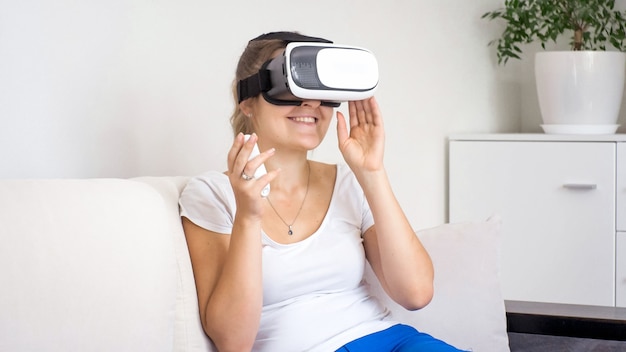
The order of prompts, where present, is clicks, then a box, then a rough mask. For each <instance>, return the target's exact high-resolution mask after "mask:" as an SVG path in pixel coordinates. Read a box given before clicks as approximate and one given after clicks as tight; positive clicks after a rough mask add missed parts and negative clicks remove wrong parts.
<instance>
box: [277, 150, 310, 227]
mask: <svg viewBox="0 0 626 352" xmlns="http://www.w3.org/2000/svg"><path fill="white" fill-rule="evenodd" d="M306 164H307V166H308V168H309V173H308V176H307V179H306V191H305V192H304V198H302V204H300V209H298V212H297V213H296V216H295V217H294V218H293V221H292V222H291V224H289V223H287V221H285V219H283V217H282V216H280V214H278V211H276V208H274V205H273V204H272V201H271V200H270V197H269V196H268V197H267V198H266V199H267V202H268V203H270V207H272V210H274V213H276V215H277V216H278V218H279V219H280V221H282V222H283V224H285V226H287V228H288V230H287V234H288V235H289V236H291V235H293V230H292V226H293V224H295V223H296V220H297V219H298V216H299V215H300V212H301V211H302V207H304V201H306V195H307V194H309V182H310V181H311V164H309V162H308V161H307V163H306Z"/></svg>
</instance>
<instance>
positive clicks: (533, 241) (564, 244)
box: [449, 141, 616, 306]
mask: <svg viewBox="0 0 626 352" xmlns="http://www.w3.org/2000/svg"><path fill="white" fill-rule="evenodd" d="M615 148H616V147H615V143H584V142H515V141H453V142H451V143H450V202H449V206H450V208H449V209H450V214H449V215H450V221H451V222H459V221H469V220H481V219H485V218H487V217H488V216H490V215H492V214H500V215H501V217H502V221H503V224H502V235H503V247H502V252H501V258H502V267H501V279H502V290H503V295H504V298H505V299H510V300H521V301H537V302H554V303H570V304H587V305H603V306H613V305H614V304H615V154H616V153H615Z"/></svg>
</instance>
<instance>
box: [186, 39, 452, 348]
mask: <svg viewBox="0 0 626 352" xmlns="http://www.w3.org/2000/svg"><path fill="white" fill-rule="evenodd" d="M292 41H325V40H323V39H320V38H313V37H307V36H303V35H300V34H298V33H292V32H274V33H268V34H264V35H261V36H259V37H257V38H255V39H253V40H251V41H250V42H249V44H248V46H247V48H246V49H245V51H244V52H243V54H242V56H241V58H240V61H239V64H238V67H237V72H236V78H235V88H236V83H237V82H239V80H242V79H244V78H246V77H249V76H251V75H253V74H255V73H257V72H258V70H259V68H260V67H261V65H262V64H263V63H264V62H265V61H267V60H269V59H271V58H273V57H275V56H277V55H279V54H281V53H282V51H283V50H284V48H285V46H286V45H287V43H288V42H292ZM326 42H327V41H326ZM234 95H235V101H238V99H239V98H240V97H238V96H237V95H238V93H237V89H234ZM297 104H299V105H274V104H272V103H270V102H268V101H267V100H266V99H265V98H264V97H263V95H257V96H254V97H251V98H248V99H243V101H241V102H240V103H238V104H236V106H235V111H234V113H233V115H232V117H231V123H232V126H233V130H234V133H235V139H234V142H233V144H232V147H231V149H230V151H229V153H228V170H227V171H226V172H224V173H218V172H208V173H206V174H204V175H201V176H199V177H196V178H194V179H193V180H191V181H190V182H189V184H188V185H187V187H186V188H185V190H184V191H183V193H182V195H181V200H180V205H181V216H182V219H183V226H184V230H185V234H186V238H187V242H188V246H189V252H190V255H191V260H192V264H193V270H194V276H195V282H196V286H197V293H198V301H199V309H200V317H201V321H202V325H203V327H204V330H205V332H206V333H207V335H208V336H209V337H210V338H211V340H212V341H213V342H214V343H215V345H216V347H217V348H218V350H219V351H249V350H254V351H272V352H276V351H289V352H291V351H324V352H327V351H335V350H339V351H386V350H389V351H391V350H394V351H416V350H418V347H416V346H418V345H419V346H423V347H419V348H420V349H419V350H420V351H457V349H455V348H453V347H451V346H449V345H447V344H445V343H443V342H441V341H439V340H436V339H434V338H432V337H430V336H429V335H426V334H422V333H419V332H417V331H416V330H415V329H413V328H411V327H408V326H406V325H401V324H398V323H397V322H394V321H390V320H389V319H388V317H387V315H388V312H387V311H386V310H385V309H384V307H382V306H381V305H380V304H379V303H378V302H377V301H376V300H375V299H374V298H373V297H370V296H369V294H368V291H367V287H366V283H364V282H363V273H364V269H365V261H366V260H367V261H368V262H369V263H370V264H371V266H372V268H373V270H374V272H375V274H376V276H377V277H378V279H379V280H380V282H381V284H382V286H383V288H384V289H385V291H386V292H387V293H388V294H389V296H390V297H391V298H392V299H393V300H395V301H396V302H398V303H399V304H401V305H402V306H404V307H405V308H407V309H411V310H414V309H419V308H422V307H424V306H425V305H427V304H428V302H429V301H430V300H431V298H432V295H433V267H432V263H431V260H430V258H429V256H428V254H427V252H426V251H425V249H424V247H422V244H421V243H420V241H419V239H418V238H417V237H416V236H415V234H414V231H413V229H412V228H411V226H410V224H409V222H408V221H407V219H406V217H405V215H404V213H403V211H402V209H401V208H400V206H399V204H398V202H397V200H396V198H395V196H394V194H393V192H392V190H391V187H390V185H389V180H388V178H387V175H386V172H385V168H384V165H383V146H384V129H383V121H382V115H381V112H380V110H379V108H378V105H377V104H376V100H375V98H373V97H372V98H370V99H366V100H363V101H353V102H349V115H350V116H349V123H350V129H348V127H347V122H346V120H345V118H344V116H343V114H341V113H340V112H337V115H336V116H337V135H338V140H339V141H338V142H339V149H340V150H341V153H342V155H343V157H344V159H345V162H346V164H347V166H346V165H344V164H340V165H330V164H325V163H320V162H315V161H311V160H308V159H307V153H308V151H309V150H312V149H314V148H316V147H317V146H318V145H319V144H320V143H321V142H322V140H323V138H324V136H325V135H326V132H327V130H328V128H329V125H330V123H331V120H332V119H333V107H332V106H330V105H331V104H328V103H325V102H321V101H313V100H306V101H302V102H298V103H297ZM244 134H251V137H250V138H249V139H248V140H247V141H244ZM255 143H258V146H259V149H260V150H261V151H263V152H262V153H261V154H259V155H258V156H257V157H255V158H252V159H250V160H249V157H250V154H251V152H252V150H253V146H254V144H255ZM261 164H264V165H265V168H266V169H267V174H266V175H264V176H262V177H259V178H254V177H252V176H251V175H254V174H255V171H256V169H257V168H258V167H259V166H260V165H261ZM267 184H270V186H271V193H270V194H269V196H268V197H266V198H263V197H261V195H260V194H261V190H262V189H263V188H264V187H265V186H266V185H267ZM377 344H378V345H377ZM402 348H404V349H402Z"/></svg>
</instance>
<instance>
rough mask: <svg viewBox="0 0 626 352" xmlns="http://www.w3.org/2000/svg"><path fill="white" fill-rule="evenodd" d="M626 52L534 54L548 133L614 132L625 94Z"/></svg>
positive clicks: (542, 114) (545, 127) (538, 93)
mask: <svg viewBox="0 0 626 352" xmlns="http://www.w3.org/2000/svg"><path fill="white" fill-rule="evenodd" d="M625 70H626V53H622V52H612V51H545V52H538V53H536V54H535V79H536V83H537V97H538V99H539V108H540V110H541V117H542V119H543V125H541V127H542V128H543V129H544V131H545V132H546V133H559V134H572V133H575V134H606V133H615V131H616V130H617V128H618V127H619V125H617V124H616V123H617V119H618V117H619V110H620V106H621V102H622V94H623V92H624V74H625Z"/></svg>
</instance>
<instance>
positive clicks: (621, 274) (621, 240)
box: [615, 232, 626, 308]
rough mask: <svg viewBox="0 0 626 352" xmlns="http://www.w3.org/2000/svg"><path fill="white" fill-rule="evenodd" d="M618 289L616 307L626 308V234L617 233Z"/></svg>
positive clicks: (616, 276)
mask: <svg viewBox="0 0 626 352" xmlns="http://www.w3.org/2000/svg"><path fill="white" fill-rule="evenodd" d="M615 281H616V283H617V287H616V290H615V305H616V306H618V307H624V308H626V232H618V233H617V273H616V275H615Z"/></svg>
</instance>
